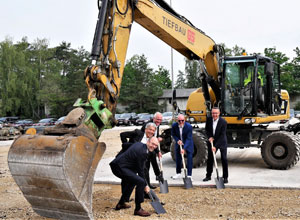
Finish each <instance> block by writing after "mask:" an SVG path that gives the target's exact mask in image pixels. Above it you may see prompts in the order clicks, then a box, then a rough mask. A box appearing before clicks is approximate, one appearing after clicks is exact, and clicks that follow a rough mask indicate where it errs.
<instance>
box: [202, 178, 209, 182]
mask: <svg viewBox="0 0 300 220" xmlns="http://www.w3.org/2000/svg"><path fill="white" fill-rule="evenodd" d="M209 180H211V178H210V177H205V178H204V179H203V182H206V181H209Z"/></svg>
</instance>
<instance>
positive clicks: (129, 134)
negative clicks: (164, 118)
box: [120, 122, 160, 198]
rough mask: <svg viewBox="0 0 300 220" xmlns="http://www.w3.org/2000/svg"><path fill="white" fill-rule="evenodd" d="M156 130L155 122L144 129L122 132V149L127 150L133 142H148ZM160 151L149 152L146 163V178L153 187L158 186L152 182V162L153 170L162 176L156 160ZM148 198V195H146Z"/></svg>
mask: <svg viewBox="0 0 300 220" xmlns="http://www.w3.org/2000/svg"><path fill="white" fill-rule="evenodd" d="M155 132H156V125H155V124H154V123H153V122H150V123H147V124H146V126H145V129H144V130H139V129H135V130H133V131H125V132H122V133H120V137H121V141H122V151H123V152H124V151H126V149H128V148H129V147H130V146H131V145H132V144H133V143H136V142H142V143H144V144H145V143H147V140H148V139H149V138H150V137H153V136H154V134H155ZM157 153H158V149H156V150H155V151H154V152H149V154H148V157H147V160H146V164H145V171H144V172H145V178H146V181H147V183H148V184H149V186H150V188H151V189H154V188H156V187H155V186H152V185H151V184H150V176H149V169H150V163H151V164H152V167H153V171H154V173H155V175H156V176H157V177H159V176H160V170H159V167H158V164H157V161H156V154H157ZM145 196H146V198H148V195H145Z"/></svg>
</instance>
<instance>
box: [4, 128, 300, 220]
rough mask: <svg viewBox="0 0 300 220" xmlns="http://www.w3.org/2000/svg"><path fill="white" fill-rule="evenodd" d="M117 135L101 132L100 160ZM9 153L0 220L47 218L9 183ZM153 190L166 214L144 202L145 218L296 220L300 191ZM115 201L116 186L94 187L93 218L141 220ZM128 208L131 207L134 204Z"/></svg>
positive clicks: (116, 144) (111, 150) (114, 148)
mask: <svg viewBox="0 0 300 220" xmlns="http://www.w3.org/2000/svg"><path fill="white" fill-rule="evenodd" d="M122 129H125V128H122ZM121 131H122V130H121V129H112V130H107V131H105V132H103V134H102V136H101V138H100V141H103V142H105V143H106V144H107V151H106V152H105V154H104V156H103V157H104V158H107V157H111V156H113V155H116V153H117V152H118V151H119V150H120V138H119V133H120V132H121ZM8 150H9V146H2V147H0V195H1V196H0V219H22V220H23V219H30V220H37V219H47V218H43V217H41V216H39V215H37V214H36V213H35V212H33V210H32V209H31V206H30V205H29V203H28V202H27V201H26V200H25V198H24V197H23V196H22V193H21V191H20V190H19V188H18V186H17V185H16V184H15V182H14V180H13V179H12V177H11V175H10V172H9V169H8V166H7V152H8ZM155 191H156V192H157V195H158V196H159V198H160V200H161V201H163V202H164V203H166V204H165V206H164V208H165V209H166V211H167V213H166V214H162V215H160V216H159V215H157V214H155V213H154V210H153V208H152V207H151V205H150V204H149V200H145V203H143V204H142V207H143V208H144V209H146V210H148V211H150V212H151V213H152V215H151V217H149V218H148V219H300V190H284V189H224V190H216V189H214V188H198V187H194V188H193V189H189V190H186V189H183V188H181V187H169V191H170V192H169V193H168V194H159V189H156V190H155ZM119 197H120V186H119V185H108V184H94V193H93V213H94V218H95V219H141V217H136V216H133V211H134V207H132V208H130V209H127V210H121V211H116V210H114V207H115V205H116V203H117V202H118V200H119ZM132 198H134V194H133V195H132ZM131 205H132V206H134V202H131Z"/></svg>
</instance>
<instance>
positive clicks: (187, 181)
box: [179, 145, 193, 189]
mask: <svg viewBox="0 0 300 220" xmlns="http://www.w3.org/2000/svg"><path fill="white" fill-rule="evenodd" d="M179 146H180V154H181V157H182V164H183V172H184V178H183V183H184V187H185V188H186V189H190V188H193V183H192V180H191V178H188V177H187V170H186V167H185V160H184V156H183V154H182V153H181V151H182V146H181V145H179Z"/></svg>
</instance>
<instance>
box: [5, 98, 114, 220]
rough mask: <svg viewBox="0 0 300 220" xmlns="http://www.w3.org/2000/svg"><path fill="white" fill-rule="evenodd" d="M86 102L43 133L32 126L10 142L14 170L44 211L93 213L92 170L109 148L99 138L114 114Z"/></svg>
mask: <svg viewBox="0 0 300 220" xmlns="http://www.w3.org/2000/svg"><path fill="white" fill-rule="evenodd" d="M95 103H96V102H95ZM97 106H98V105H97ZM85 107H86V108H87V109H83V108H76V109H74V110H72V111H71V112H70V113H69V114H68V115H67V117H66V119H65V120H64V121H63V122H62V123H61V124H58V125H56V126H55V127H51V128H47V129H45V130H44V131H43V134H35V132H34V131H32V130H30V131H29V132H28V133H27V134H25V135H22V136H20V137H19V138H17V139H16V140H15V141H14V142H13V144H12V146H11V147H10V150H9V152H8V166H9V169H10V172H11V174H12V176H13V178H14V180H15V182H16V183H17V185H18V186H19V187H20V190H21V191H22V193H23V195H24V196H25V198H26V199H27V201H28V202H29V203H30V204H31V206H32V208H33V210H34V211H35V212H36V213H38V214H39V215H41V216H45V217H50V218H58V219H93V212H92V187H93V182H94V174H95V170H96V168H97V165H98V162H99V160H100V159H101V157H102V155H103V154H104V152H105V148H106V145H105V144H104V143H101V142H98V141H97V140H98V138H99V136H100V134H101V129H102V130H103V129H104V124H108V122H109V120H110V118H111V116H110V115H109V112H107V110H106V109H101V111H98V112H96V111H93V108H91V106H88V105H87V104H86V106H85ZM99 115H100V116H101V115H104V116H106V115H108V116H107V117H104V116H101V117H98V116H99ZM94 121H96V123H98V125H101V123H102V125H103V126H102V127H101V128H100V129H98V130H97V129H96V127H100V126H96V125H95V122H94ZM93 128H95V129H94V130H93ZM95 134H97V135H95Z"/></svg>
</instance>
